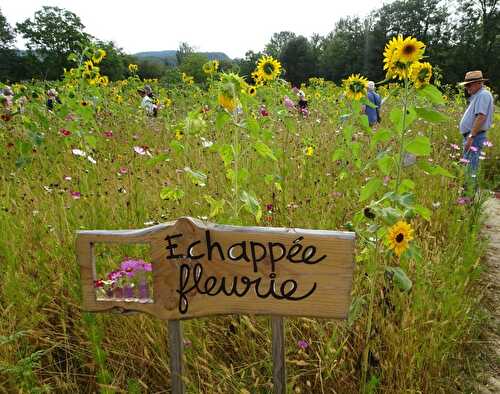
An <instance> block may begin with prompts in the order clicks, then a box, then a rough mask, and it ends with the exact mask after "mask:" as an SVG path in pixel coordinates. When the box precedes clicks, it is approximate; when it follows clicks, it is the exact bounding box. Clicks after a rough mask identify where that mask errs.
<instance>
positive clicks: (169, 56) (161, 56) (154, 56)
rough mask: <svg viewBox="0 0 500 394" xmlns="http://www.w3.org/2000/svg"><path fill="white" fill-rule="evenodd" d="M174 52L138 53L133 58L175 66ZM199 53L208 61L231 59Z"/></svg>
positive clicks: (225, 56) (221, 54) (223, 55)
mask: <svg viewBox="0 0 500 394" xmlns="http://www.w3.org/2000/svg"><path fill="white" fill-rule="evenodd" d="M176 52H177V51H176V50H166V51H149V52H138V53H134V55H133V56H135V57H137V58H139V59H148V60H166V61H167V62H168V63H170V64H172V65H176V64H177V58H176V57H175V53H176ZM199 53H201V54H202V55H205V56H206V57H208V59H209V60H231V58H230V57H229V56H227V55H226V54H225V53H223V52H199Z"/></svg>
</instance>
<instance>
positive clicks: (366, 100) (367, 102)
mask: <svg viewBox="0 0 500 394" xmlns="http://www.w3.org/2000/svg"><path fill="white" fill-rule="evenodd" d="M359 101H360V102H361V104H364V105H367V106H368V107H370V108H373V109H375V108H377V106H376V105H375V104H373V103H372V102H371V101H370V100H368V99H367V98H366V96H365V97H362V98H361V100H359Z"/></svg>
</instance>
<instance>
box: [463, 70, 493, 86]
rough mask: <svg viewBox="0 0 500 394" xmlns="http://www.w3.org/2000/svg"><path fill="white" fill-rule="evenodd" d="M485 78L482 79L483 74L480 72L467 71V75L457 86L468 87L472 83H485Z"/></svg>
mask: <svg viewBox="0 0 500 394" xmlns="http://www.w3.org/2000/svg"><path fill="white" fill-rule="evenodd" d="M487 80H488V79H487V78H483V73H482V72H481V71H480V70H477V71H469V72H467V74H465V79H464V81H463V82H460V84H459V85H461V86H465V85H468V84H469V83H473V82H483V81H487Z"/></svg>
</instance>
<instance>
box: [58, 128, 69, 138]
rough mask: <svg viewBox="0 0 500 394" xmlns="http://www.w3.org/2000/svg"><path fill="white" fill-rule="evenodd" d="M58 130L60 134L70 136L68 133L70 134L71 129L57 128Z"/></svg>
mask: <svg viewBox="0 0 500 394" xmlns="http://www.w3.org/2000/svg"><path fill="white" fill-rule="evenodd" d="M59 132H60V133H61V134H62V135H64V136H65V137H68V136H70V135H71V131H69V130H66V129H61V130H59Z"/></svg>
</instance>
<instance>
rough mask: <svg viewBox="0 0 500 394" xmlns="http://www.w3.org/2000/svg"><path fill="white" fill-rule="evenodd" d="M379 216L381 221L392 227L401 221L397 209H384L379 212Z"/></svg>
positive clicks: (399, 212) (400, 214)
mask: <svg viewBox="0 0 500 394" xmlns="http://www.w3.org/2000/svg"><path fill="white" fill-rule="evenodd" d="M379 215H380V219H382V221H383V222H384V223H385V224H387V225H389V226H392V225H393V224H395V223H396V222H397V221H398V220H400V219H401V216H402V213H401V211H400V210H399V209H396V208H393V207H385V208H382V209H381V210H380V212H379Z"/></svg>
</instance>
